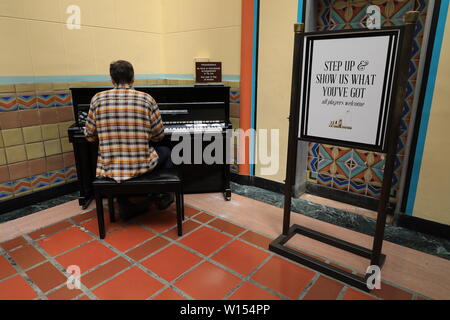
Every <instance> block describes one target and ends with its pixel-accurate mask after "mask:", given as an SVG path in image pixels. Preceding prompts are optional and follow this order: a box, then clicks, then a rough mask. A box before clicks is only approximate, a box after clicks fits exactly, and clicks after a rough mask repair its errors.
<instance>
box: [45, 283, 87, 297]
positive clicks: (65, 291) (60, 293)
mask: <svg viewBox="0 0 450 320" xmlns="http://www.w3.org/2000/svg"><path fill="white" fill-rule="evenodd" d="M81 294H83V291H81V290H79V289H73V290H70V289H69V288H67V286H63V287H61V288H59V289H58V290H56V291H54V292H52V293H50V294H47V298H48V299H49V300H72V299H74V298H76V297H78V296H79V295H81Z"/></svg>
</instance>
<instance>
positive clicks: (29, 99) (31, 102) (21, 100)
mask: <svg viewBox="0 0 450 320" xmlns="http://www.w3.org/2000/svg"><path fill="white" fill-rule="evenodd" d="M17 105H18V107H19V109H20V110H29V109H36V108H37V99H36V95H35V94H34V93H22V94H19V95H17Z"/></svg>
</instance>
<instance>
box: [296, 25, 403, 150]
mask: <svg viewBox="0 0 450 320" xmlns="http://www.w3.org/2000/svg"><path fill="white" fill-rule="evenodd" d="M401 36H402V32H401V29H400V28H398V29H397V28H389V29H383V30H377V31H361V32H355V31H353V32H346V31H342V32H336V31H335V32H333V33H309V34H305V36H304V39H303V41H304V42H303V57H302V58H303V59H302V65H301V70H299V71H300V72H301V78H302V86H301V88H300V97H299V101H300V115H299V121H300V125H299V139H301V140H306V141H312V142H320V143H328V144H334V145H341V146H346V147H351V148H361V149H365V150H372V151H379V152H385V151H386V140H387V139H386V135H387V132H388V125H389V119H390V112H391V109H392V105H393V103H394V102H395V101H394V99H393V92H395V90H393V89H394V85H395V82H396V74H397V68H398V63H399V61H398V60H399V51H400V48H399V44H400V43H401Z"/></svg>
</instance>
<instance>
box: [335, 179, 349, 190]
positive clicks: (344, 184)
mask: <svg viewBox="0 0 450 320" xmlns="http://www.w3.org/2000/svg"><path fill="white" fill-rule="evenodd" d="M349 185H350V181H349V180H348V178H339V177H333V184H332V187H333V188H334V189H338V190H342V191H348V189H349Z"/></svg>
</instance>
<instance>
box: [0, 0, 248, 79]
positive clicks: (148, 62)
mask: <svg viewBox="0 0 450 320" xmlns="http://www.w3.org/2000/svg"><path fill="white" fill-rule="evenodd" d="M240 3H241V2H240V0H227V1H222V0H127V1H123V0H39V1H38V0H1V1H0V39H2V50H0V76H55V75H58V76H64V75H92V74H94V75H95V74H102V75H103V74H107V73H108V65H109V63H110V62H111V61H112V60H116V59H126V60H130V61H131V62H132V63H133V64H134V66H135V69H136V70H135V71H136V73H138V74H163V73H176V74H192V73H193V59H194V57H199V56H200V57H208V58H210V59H212V60H219V61H223V68H224V70H223V71H224V74H235V75H238V74H239V67H240V19H241V6H240ZM72 4H74V5H78V6H80V8H81V24H82V27H81V30H69V29H67V27H66V24H65V22H66V20H67V18H68V17H69V14H67V13H66V9H67V7H68V6H69V5H72ZM3 44H7V45H3Z"/></svg>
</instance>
